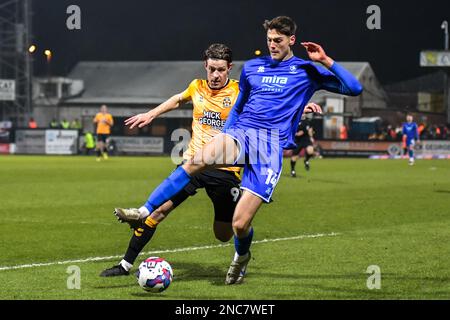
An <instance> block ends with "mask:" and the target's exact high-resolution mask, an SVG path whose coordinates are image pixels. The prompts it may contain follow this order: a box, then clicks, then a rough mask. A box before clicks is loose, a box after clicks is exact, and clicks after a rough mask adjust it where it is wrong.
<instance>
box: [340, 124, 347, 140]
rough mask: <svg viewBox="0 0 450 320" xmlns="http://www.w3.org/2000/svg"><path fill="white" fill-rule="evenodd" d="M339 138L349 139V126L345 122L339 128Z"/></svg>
mask: <svg viewBox="0 0 450 320" xmlns="http://www.w3.org/2000/svg"><path fill="white" fill-rule="evenodd" d="M339 139H341V140H347V139H348V132H347V126H346V125H345V124H343V125H342V126H341V128H340V129H339Z"/></svg>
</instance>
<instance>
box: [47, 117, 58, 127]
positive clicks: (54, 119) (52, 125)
mask: <svg viewBox="0 0 450 320" xmlns="http://www.w3.org/2000/svg"><path fill="white" fill-rule="evenodd" d="M48 126H49V127H50V128H52V129H58V128H59V123H58V121H56V118H53V119H52V121H50V123H49V125H48Z"/></svg>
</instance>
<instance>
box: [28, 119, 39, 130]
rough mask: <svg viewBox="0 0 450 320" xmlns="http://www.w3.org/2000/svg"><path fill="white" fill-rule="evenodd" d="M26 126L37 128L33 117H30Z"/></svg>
mask: <svg viewBox="0 0 450 320" xmlns="http://www.w3.org/2000/svg"><path fill="white" fill-rule="evenodd" d="M28 128H30V129H36V128H37V122H36V121H35V120H34V118H30V121H28Z"/></svg>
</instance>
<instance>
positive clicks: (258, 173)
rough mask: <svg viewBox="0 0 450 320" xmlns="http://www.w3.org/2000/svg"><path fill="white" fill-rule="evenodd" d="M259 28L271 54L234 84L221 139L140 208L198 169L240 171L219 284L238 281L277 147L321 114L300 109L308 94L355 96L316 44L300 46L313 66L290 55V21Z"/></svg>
mask: <svg viewBox="0 0 450 320" xmlns="http://www.w3.org/2000/svg"><path fill="white" fill-rule="evenodd" d="M264 28H265V30H266V36H267V46H268V49H269V52H270V55H268V56H265V57H261V58H256V59H253V60H250V61H248V62H246V63H245V65H244V67H243V69H242V73H241V77H240V81H239V89H240V93H239V96H238V98H237V101H236V103H235V104H234V106H233V109H232V110H231V112H230V114H229V116H228V119H227V122H226V124H225V127H224V129H223V133H220V134H218V135H216V136H215V137H214V138H213V139H212V140H211V141H210V142H209V143H207V144H205V145H204V146H203V148H202V149H201V150H199V151H198V152H197V154H195V155H194V157H193V158H192V159H191V160H190V161H187V162H186V163H184V164H183V165H182V166H180V167H178V168H177V169H176V170H175V171H174V172H172V174H171V175H170V176H169V177H168V178H167V179H166V180H164V181H163V182H162V183H161V184H160V185H159V186H158V187H157V188H156V189H155V190H154V191H153V192H152V194H151V195H150V196H149V198H148V200H147V202H146V203H145V204H144V205H143V206H142V207H141V208H139V211H141V212H143V213H148V212H152V211H153V210H155V209H156V208H158V207H159V206H160V205H161V204H162V203H164V202H166V201H167V200H168V199H170V198H171V197H172V196H174V195H175V194H177V193H178V192H180V191H181V190H182V189H183V188H184V187H185V186H186V185H187V184H188V183H189V181H190V180H191V178H192V176H193V175H196V174H198V173H199V172H202V171H203V170H206V169H210V168H214V167H223V166H224V165H236V164H240V165H242V166H243V167H244V174H243V178H242V185H241V189H243V194H242V196H241V198H240V200H239V202H238V203H237V205H236V209H235V211H234V216H233V221H232V227H233V232H234V244H235V249H236V253H235V256H234V259H233V261H232V262H231V265H230V268H229V269H228V273H227V276H226V279H225V283H226V284H235V283H241V282H242V281H243V277H244V275H245V273H246V269H247V264H248V262H249V261H250V245H251V242H252V238H253V228H252V226H251V222H252V220H253V218H254V217H255V214H256V212H257V211H258V209H259V207H260V206H261V204H262V203H263V202H265V203H269V202H270V201H271V197H272V193H273V191H274V189H275V186H276V185H277V183H278V179H279V178H280V175H281V166H282V156H283V149H292V148H295V146H296V144H295V133H296V130H297V124H298V123H299V122H300V119H301V116H302V113H303V112H320V111H321V110H317V108H315V107H314V105H310V106H309V107H305V106H306V105H307V103H308V101H309V100H310V99H311V97H312V95H313V94H314V92H315V91H317V90H321V89H324V90H328V91H331V92H335V93H340V94H345V95H352V96H356V95H359V94H360V93H361V92H362V86H361V84H360V83H359V82H358V80H357V79H356V78H355V77H354V76H353V75H352V74H351V73H350V72H348V71H347V70H345V69H344V68H343V67H342V66H340V65H339V64H337V63H336V62H335V61H334V60H333V59H331V58H330V57H329V56H327V55H326V53H325V51H324V50H323V49H322V47H321V46H320V45H318V44H316V43H313V42H303V43H301V44H302V46H303V47H304V48H305V49H306V51H307V53H308V56H309V58H310V59H311V60H312V61H307V60H302V59H300V58H298V57H296V56H294V54H293V51H292V50H293V46H294V45H295V41H296V36H295V32H296V29H297V26H296V24H295V22H294V21H293V20H292V19H291V18H289V17H286V16H280V17H276V18H274V19H272V20H270V21H265V23H264ZM314 62H317V63H320V64H322V65H323V67H321V66H318V65H316V64H315V63H314ZM324 67H325V68H324ZM137 121H138V120H137ZM131 210H135V209H131Z"/></svg>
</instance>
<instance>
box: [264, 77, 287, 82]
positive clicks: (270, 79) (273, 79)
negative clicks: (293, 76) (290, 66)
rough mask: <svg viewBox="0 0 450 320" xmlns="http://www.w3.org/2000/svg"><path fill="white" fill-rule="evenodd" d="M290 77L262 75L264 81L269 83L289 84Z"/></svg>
mask: <svg viewBox="0 0 450 320" xmlns="http://www.w3.org/2000/svg"><path fill="white" fill-rule="evenodd" d="M287 81H288V78H287V77H278V76H272V77H269V76H266V77H262V81H261V82H262V83H269V84H287Z"/></svg>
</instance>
